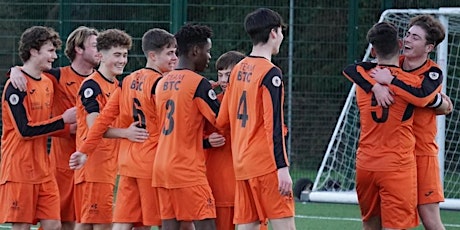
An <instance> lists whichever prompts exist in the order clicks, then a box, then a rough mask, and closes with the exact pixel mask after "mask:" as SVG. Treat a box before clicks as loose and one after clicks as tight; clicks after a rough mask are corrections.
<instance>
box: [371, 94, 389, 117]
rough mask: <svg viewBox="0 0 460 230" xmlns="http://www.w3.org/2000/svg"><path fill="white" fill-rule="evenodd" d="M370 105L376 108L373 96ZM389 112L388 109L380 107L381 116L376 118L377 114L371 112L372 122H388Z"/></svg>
mask: <svg viewBox="0 0 460 230" xmlns="http://www.w3.org/2000/svg"><path fill="white" fill-rule="evenodd" d="M371 105H372V106H374V107H376V106H378V104H377V99H375V95H372V102H371ZM389 111H390V109H389V108H388V107H387V108H384V107H382V115H381V116H380V117H378V115H377V112H375V111H372V112H371V115H372V120H374V121H375V122H377V123H384V122H385V121H387V120H388V113H389Z"/></svg>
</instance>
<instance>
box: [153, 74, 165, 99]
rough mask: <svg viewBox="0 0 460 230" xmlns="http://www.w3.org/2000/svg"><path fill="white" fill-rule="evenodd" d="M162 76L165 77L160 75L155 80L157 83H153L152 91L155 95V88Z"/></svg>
mask: <svg viewBox="0 0 460 230" xmlns="http://www.w3.org/2000/svg"><path fill="white" fill-rule="evenodd" d="M161 78H163V77H159V78H158V79H157V80H156V81H155V83H153V85H152V90H151V92H150V93H151V94H152V95H155V89H156V88H157V85H158V82H159V81H160V80H161Z"/></svg>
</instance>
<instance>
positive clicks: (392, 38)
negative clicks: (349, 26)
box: [367, 22, 400, 59]
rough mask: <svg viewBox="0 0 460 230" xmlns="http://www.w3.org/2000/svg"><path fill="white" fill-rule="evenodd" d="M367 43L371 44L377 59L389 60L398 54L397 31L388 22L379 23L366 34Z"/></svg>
mask: <svg viewBox="0 0 460 230" xmlns="http://www.w3.org/2000/svg"><path fill="white" fill-rule="evenodd" d="M367 41H368V42H369V43H371V44H372V47H374V49H375V51H376V52H377V55H378V57H381V58H384V59H389V58H391V57H392V56H393V55H397V54H398V53H399V49H400V48H399V38H398V31H397V30H396V28H395V27H394V26H393V24H391V23H389V22H379V23H377V24H375V25H374V26H372V28H371V29H370V30H369V31H368V32H367Z"/></svg>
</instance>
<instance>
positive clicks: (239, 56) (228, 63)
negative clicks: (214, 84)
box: [216, 51, 246, 70]
mask: <svg viewBox="0 0 460 230" xmlns="http://www.w3.org/2000/svg"><path fill="white" fill-rule="evenodd" d="M245 57H246V55H244V54H243V53H240V52H238V51H228V52H226V53H224V54H222V55H220V57H219V58H218V59H217V61H216V69H217V70H224V69H228V68H230V67H233V66H235V65H236V64H237V63H238V62H240V61H241V60H243V59H244V58H245Z"/></svg>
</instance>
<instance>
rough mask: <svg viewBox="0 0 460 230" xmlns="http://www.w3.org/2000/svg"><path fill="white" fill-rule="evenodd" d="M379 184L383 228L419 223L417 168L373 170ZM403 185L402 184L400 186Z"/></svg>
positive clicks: (399, 227)
mask: <svg viewBox="0 0 460 230" xmlns="http://www.w3.org/2000/svg"><path fill="white" fill-rule="evenodd" d="M375 175H376V177H375V178H376V180H377V181H378V185H379V194H380V208H381V218H382V227H383V229H410V228H415V227H417V226H418V225H419V221H418V213H417V169H416V167H412V168H407V169H404V168H401V169H398V171H389V172H375ZM401 185H403V186H401Z"/></svg>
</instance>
